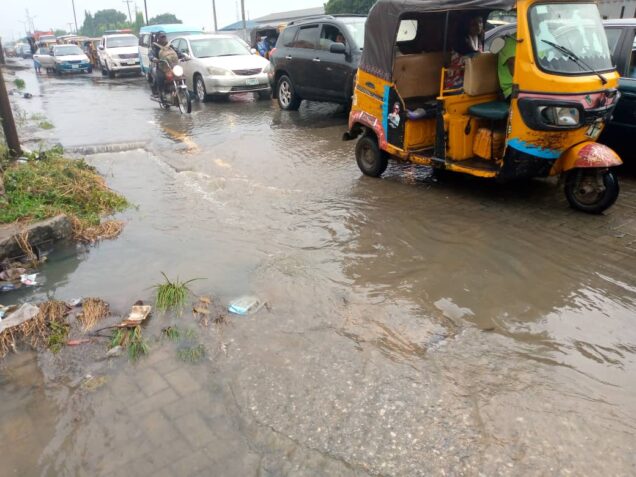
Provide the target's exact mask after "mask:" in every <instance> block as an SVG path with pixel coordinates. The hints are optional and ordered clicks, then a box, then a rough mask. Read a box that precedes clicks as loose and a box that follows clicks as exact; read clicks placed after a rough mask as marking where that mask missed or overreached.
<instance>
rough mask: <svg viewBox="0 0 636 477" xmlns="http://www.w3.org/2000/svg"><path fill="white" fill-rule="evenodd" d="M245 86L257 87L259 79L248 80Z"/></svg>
mask: <svg viewBox="0 0 636 477" xmlns="http://www.w3.org/2000/svg"><path fill="white" fill-rule="evenodd" d="M245 84H246V85H247V86H255V85H257V84H258V79H256V78H250V79H247V80H245Z"/></svg>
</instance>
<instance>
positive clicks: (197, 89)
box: [194, 75, 208, 103]
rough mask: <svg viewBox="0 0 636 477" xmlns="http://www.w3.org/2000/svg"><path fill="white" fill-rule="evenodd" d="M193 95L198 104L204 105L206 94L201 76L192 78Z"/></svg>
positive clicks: (206, 98)
mask: <svg viewBox="0 0 636 477" xmlns="http://www.w3.org/2000/svg"><path fill="white" fill-rule="evenodd" d="M194 93H195V94H196V97H197V99H198V100H199V101H200V102H202V103H205V102H206V101H207V100H208V92H207V90H206V89H205V81H203V78H202V77H201V75H196V76H195V77H194Z"/></svg>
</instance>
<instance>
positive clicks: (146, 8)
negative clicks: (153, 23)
mask: <svg viewBox="0 0 636 477" xmlns="http://www.w3.org/2000/svg"><path fill="white" fill-rule="evenodd" d="M144 10H145V11H146V25H148V5H147V4H146V0H144Z"/></svg>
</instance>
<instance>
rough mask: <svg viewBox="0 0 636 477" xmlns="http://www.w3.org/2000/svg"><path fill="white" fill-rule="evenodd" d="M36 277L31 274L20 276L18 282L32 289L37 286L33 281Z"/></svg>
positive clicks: (34, 274) (36, 275)
mask: <svg viewBox="0 0 636 477" xmlns="http://www.w3.org/2000/svg"><path fill="white" fill-rule="evenodd" d="M37 277H38V274H37V273H33V274H32V275H26V274H25V275H20V282H22V284H23V285H24V286H27V287H32V286H35V285H37V284H38V283H37V282H36V281H35V280H36V278H37Z"/></svg>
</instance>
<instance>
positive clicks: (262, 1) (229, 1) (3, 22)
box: [0, 0, 326, 40]
mask: <svg viewBox="0 0 636 477" xmlns="http://www.w3.org/2000/svg"><path fill="white" fill-rule="evenodd" d="M325 1H326V0H245V10H246V16H249V17H250V18H256V17H261V16H263V15H267V14H269V13H275V12H283V11H287V10H297V9H301V8H312V7H319V6H321V5H322V4H323V3H324V2H325ZM0 3H1V4H2V6H1V9H2V14H1V15H0V35H1V36H2V37H3V38H6V39H9V40H11V39H13V38H14V37H16V38H17V37H19V36H24V30H25V28H24V23H25V22H26V11H25V9H27V8H28V9H29V14H30V15H31V16H33V17H35V18H34V20H33V22H34V24H35V27H36V29H38V30H48V29H49V28H53V29H55V28H60V29H64V30H68V23H69V22H71V23H72V22H73V6H72V0H0ZM135 3H136V4H137V8H138V9H140V10H143V8H144V1H143V0H137V1H136V2H135V1H133V2H132V3H131V4H130V9H131V12H132V14H133V18H134V9H135ZM146 3H147V5H148V15H150V17H153V16H155V15H158V14H160V13H166V12H170V13H174V14H175V15H176V16H177V18H179V19H181V20H182V21H183V22H184V23H188V24H192V25H196V26H205V27H206V28H209V29H211V27H212V22H213V21H212V0H176V1H175V0H146ZM237 5H239V6H238V7H237ZM106 8H115V9H117V10H119V11H120V12H122V13H125V14H126V15H128V8H127V6H126V3H125V2H124V1H122V0H75V10H76V12H77V24H78V26H79V27H81V25H82V23H83V22H84V10H88V11H90V12H91V13H95V12H96V11H97V10H103V9H106ZM239 8H240V0H216V10H217V18H218V23H219V28H222V27H224V26H226V25H228V24H230V23H233V22H235V21H236V20H237V12H238V11H239ZM20 22H23V23H20ZM73 28H75V27H74V26H73Z"/></svg>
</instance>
